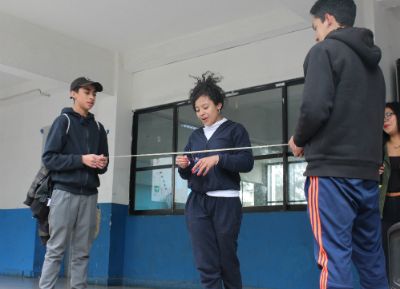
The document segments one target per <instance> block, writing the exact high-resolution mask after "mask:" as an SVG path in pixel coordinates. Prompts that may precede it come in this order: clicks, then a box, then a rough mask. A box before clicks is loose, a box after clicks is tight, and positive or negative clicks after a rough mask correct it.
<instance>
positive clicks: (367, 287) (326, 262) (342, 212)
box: [305, 177, 388, 289]
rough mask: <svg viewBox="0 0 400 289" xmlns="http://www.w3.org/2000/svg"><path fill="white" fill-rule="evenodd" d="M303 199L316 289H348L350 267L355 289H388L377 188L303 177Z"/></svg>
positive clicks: (359, 182)
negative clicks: (356, 282) (316, 271)
mask: <svg viewBox="0 0 400 289" xmlns="http://www.w3.org/2000/svg"><path fill="white" fill-rule="evenodd" d="M305 194H306V197H307V203H308V215H309V217H310V223H311V227H312V231H313V234H314V241H315V242H314V253H315V259H316V261H317V263H318V265H319V267H320V269H321V276H320V289H339V288H340V289H351V288H353V274H352V262H353V263H354V265H355V266H356V268H357V270H358V273H359V276H360V289H388V281H387V278H386V272H385V257H384V254H383V250H382V242H381V222H380V215H379V208H378V199H379V191H378V182H376V181H371V180H361V179H348V178H333V177H307V179H306V183H305Z"/></svg>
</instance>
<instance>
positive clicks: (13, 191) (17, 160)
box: [0, 86, 115, 209]
mask: <svg viewBox="0 0 400 289" xmlns="http://www.w3.org/2000/svg"><path fill="white" fill-rule="evenodd" d="M48 92H50V93H51V96H50V97H45V96H40V95H39V94H38V93H32V94H28V95H25V96H20V97H15V98H14V99H10V100H8V101H1V102H0V159H1V165H0V183H1V184H2V186H1V191H0V193H1V206H0V209H7V208H21V207H25V206H24V205H23V204H22V202H23V201H24V200H25V197H26V193H27V191H28V188H29V186H30V184H31V182H32V180H33V178H34V176H35V174H36V172H37V170H38V169H39V167H40V163H41V150H42V145H43V144H42V141H43V135H42V133H41V132H40V129H41V128H43V127H46V126H49V125H51V123H52V122H53V120H54V119H55V118H56V117H57V116H58V115H59V114H60V111H61V109H62V108H63V107H66V106H71V104H72V102H71V100H70V99H69V92H68V87H67V86H64V87H58V88H53V89H51V90H48ZM114 107H115V97H111V96H107V95H105V94H99V96H98V99H97V103H96V106H95V109H94V110H93V112H94V113H95V114H96V118H97V119H98V120H99V121H101V122H102V123H103V124H104V125H105V127H106V129H108V128H109V129H110V134H109V144H110V152H111V154H112V153H113V151H114V127H115V109H114ZM112 167H113V164H112V162H111V164H110V170H109V172H108V173H107V174H106V175H105V176H104V177H102V179H101V181H102V183H103V185H102V186H101V188H100V194H99V201H100V202H111V193H112V178H113V176H112V173H113V170H112Z"/></svg>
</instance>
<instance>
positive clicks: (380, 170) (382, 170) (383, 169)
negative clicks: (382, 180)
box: [379, 165, 385, 175]
mask: <svg viewBox="0 0 400 289" xmlns="http://www.w3.org/2000/svg"><path fill="white" fill-rule="evenodd" d="M384 171H385V165H381V166H380V167H379V174H380V175H381V174H383V172H384Z"/></svg>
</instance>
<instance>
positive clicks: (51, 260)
mask: <svg viewBox="0 0 400 289" xmlns="http://www.w3.org/2000/svg"><path fill="white" fill-rule="evenodd" d="M96 205H97V194H95V195H90V196H84V195H74V194H71V193H69V192H66V191H62V190H54V191H53V194H52V197H51V203H50V213H49V226H50V239H49V241H48V242H47V248H46V256H45V260H44V263H43V268H42V275H41V277H40V281H39V288H40V289H54V286H55V284H56V281H57V277H58V274H59V271H60V266H61V262H62V260H63V257H64V252H65V249H66V245H67V243H68V240H69V239H70V241H71V243H70V244H71V245H70V246H71V248H70V249H71V264H70V266H71V268H70V270H71V271H70V272H71V289H83V288H86V287H87V282H86V279H87V268H88V263H89V251H90V247H91V245H92V242H93V239H94V232H95V229H96Z"/></svg>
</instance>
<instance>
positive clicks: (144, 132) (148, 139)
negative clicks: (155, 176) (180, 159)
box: [136, 109, 173, 168]
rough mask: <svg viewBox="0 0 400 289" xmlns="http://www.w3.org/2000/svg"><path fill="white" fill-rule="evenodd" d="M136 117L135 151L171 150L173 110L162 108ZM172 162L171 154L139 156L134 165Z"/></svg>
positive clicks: (147, 165)
mask: <svg viewBox="0 0 400 289" xmlns="http://www.w3.org/2000/svg"><path fill="white" fill-rule="evenodd" d="M138 117H139V119H138V132H137V136H136V137H137V153H138V154H151V153H163V152H171V151H172V149H173V147H172V144H173V140H172V135H173V110H172V109H164V110H159V111H155V112H149V113H141V114H139V116H138ZM166 164H169V165H170V164H172V157H171V156H161V157H156V158H155V157H139V158H137V160H136V167H138V168H141V167H150V166H156V165H166Z"/></svg>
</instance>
